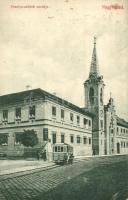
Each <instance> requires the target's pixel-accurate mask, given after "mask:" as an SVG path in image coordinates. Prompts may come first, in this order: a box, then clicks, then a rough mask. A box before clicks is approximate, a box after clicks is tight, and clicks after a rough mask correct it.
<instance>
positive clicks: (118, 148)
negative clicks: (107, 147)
mask: <svg viewBox="0 0 128 200" xmlns="http://www.w3.org/2000/svg"><path fill="white" fill-rule="evenodd" d="M117 153H118V154H120V143H119V142H118V143H117Z"/></svg>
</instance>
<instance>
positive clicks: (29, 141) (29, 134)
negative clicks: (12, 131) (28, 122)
mask: <svg viewBox="0 0 128 200" xmlns="http://www.w3.org/2000/svg"><path fill="white" fill-rule="evenodd" d="M21 144H23V145H24V146H26V147H33V146H35V145H36V144H38V137H37V135H36V134H35V131H34V130H24V133H23V134H22V136H21Z"/></svg>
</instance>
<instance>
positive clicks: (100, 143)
mask: <svg viewBox="0 0 128 200" xmlns="http://www.w3.org/2000/svg"><path fill="white" fill-rule="evenodd" d="M104 86H105V85H104V82H103V76H101V75H100V73H99V66H98V61H97V53H96V37H94V47H93V53H92V60H91V66H90V73H89V78H88V79H87V80H86V81H85V82H84V91H85V109H86V110H88V111H89V112H91V113H93V115H94V117H93V122H92V149H93V154H94V155H103V154H106V152H105V149H106V147H105V144H106V142H105V132H104Z"/></svg>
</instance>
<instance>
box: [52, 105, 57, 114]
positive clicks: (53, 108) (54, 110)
mask: <svg viewBox="0 0 128 200" xmlns="http://www.w3.org/2000/svg"><path fill="white" fill-rule="evenodd" d="M52 115H53V116H56V107H55V106H52Z"/></svg>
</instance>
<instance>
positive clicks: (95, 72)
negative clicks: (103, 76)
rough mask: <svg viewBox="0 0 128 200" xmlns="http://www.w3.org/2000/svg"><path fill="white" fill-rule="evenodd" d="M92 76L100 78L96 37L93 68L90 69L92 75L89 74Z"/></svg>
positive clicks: (92, 61)
mask: <svg viewBox="0 0 128 200" xmlns="http://www.w3.org/2000/svg"><path fill="white" fill-rule="evenodd" d="M91 75H94V76H96V77H98V76H99V68H98V60H97V54H96V37H94V47H93V53H92V60H91V67H90V73H89V76H91Z"/></svg>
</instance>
